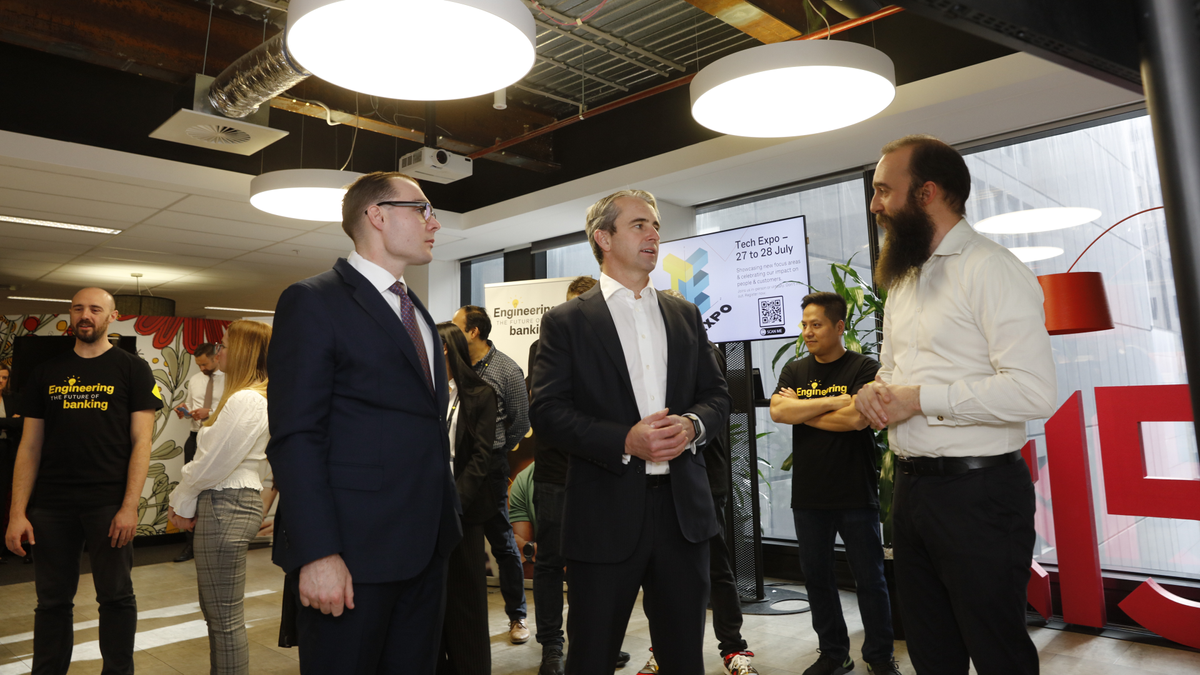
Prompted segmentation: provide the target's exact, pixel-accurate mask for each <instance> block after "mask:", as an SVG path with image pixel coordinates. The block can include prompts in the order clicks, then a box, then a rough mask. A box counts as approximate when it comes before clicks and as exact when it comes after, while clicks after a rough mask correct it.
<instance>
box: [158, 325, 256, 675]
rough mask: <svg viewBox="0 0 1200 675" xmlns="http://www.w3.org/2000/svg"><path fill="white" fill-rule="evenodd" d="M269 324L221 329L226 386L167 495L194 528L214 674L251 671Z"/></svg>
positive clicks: (174, 515)
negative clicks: (248, 600)
mask: <svg viewBox="0 0 1200 675" xmlns="http://www.w3.org/2000/svg"><path fill="white" fill-rule="evenodd" d="M270 341H271V327H270V326H268V325H267V324H265V323H261V322H258V321H234V322H233V323H232V324H230V325H229V330H228V331H227V332H226V334H225V342H226V344H228V345H229V349H228V354H226V357H225V372H226V375H227V377H226V380H227V382H228V385H229V386H228V387H227V388H226V393H225V394H224V395H223V396H222V397H221V398H220V399H219V401H220V402H219V404H218V405H217V409H216V412H214V413H213V414H212V415H211V416H208V417H206V421H205V422H204V427H203V428H202V429H201V430H200V434H199V439H198V441H197V443H198V446H197V452H196V457H195V459H193V460H192V461H191V462H188V463H187V464H185V465H184V467H183V476H182V477H181V478H180V480H179V485H177V486H176V487H175V490H174V491H173V492H172V493H171V505H170V507H169V511H168V513H169V517H170V519H171V522H172V523H173V524H174V525H175V526H176V527H178V528H179V529H180V530H184V531H189V532H190V531H193V530H194V531H195V533H196V538H195V548H196V584H197V586H198V587H199V591H200V611H201V612H203V614H204V620H205V621H206V622H207V623H208V655H209V663H210V667H211V672H212V673H215V674H220V675H245V674H248V673H249V672H250V642H249V640H248V639H247V638H246V617H245V611H244V609H243V605H242V600H243V597H244V596H245V591H246V551H247V550H248V549H249V546H250V540H251V539H253V538H254V535H255V534H256V533H257V532H258V528H259V526H260V525H261V524H262V496H261V492H262V475H263V473H265V472H266V463H267V455H266V449H267V441H268V440H269V438H270V436H269V434H268V431H267V426H268V425H267V345H268V344H269V343H270Z"/></svg>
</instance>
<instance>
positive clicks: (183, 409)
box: [175, 405, 192, 417]
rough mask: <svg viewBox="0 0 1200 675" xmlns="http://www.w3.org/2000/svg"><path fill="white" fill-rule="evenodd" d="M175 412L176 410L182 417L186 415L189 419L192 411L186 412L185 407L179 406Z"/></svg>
mask: <svg viewBox="0 0 1200 675" xmlns="http://www.w3.org/2000/svg"><path fill="white" fill-rule="evenodd" d="M175 410H176V411H177V412H181V413H183V414H184V415H187V416H189V417H190V416H191V414H192V411H190V410H188V409H187V406H186V405H181V406H179V407H178V408H176V409H175Z"/></svg>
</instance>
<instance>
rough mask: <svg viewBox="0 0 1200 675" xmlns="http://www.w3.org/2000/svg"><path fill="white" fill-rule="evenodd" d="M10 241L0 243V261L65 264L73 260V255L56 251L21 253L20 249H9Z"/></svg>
mask: <svg viewBox="0 0 1200 675" xmlns="http://www.w3.org/2000/svg"><path fill="white" fill-rule="evenodd" d="M9 242H10V240H8V239H5V240H4V241H3V243H0V260H17V261H22V262H24V261H29V262H50V263H59V264H62V263H65V262H69V261H71V260H74V259H75V254H73V253H60V252H57V251H22V250H20V249H15V248H11V247H10V246H9Z"/></svg>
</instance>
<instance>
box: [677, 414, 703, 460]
mask: <svg viewBox="0 0 1200 675" xmlns="http://www.w3.org/2000/svg"><path fill="white" fill-rule="evenodd" d="M682 416H683V417H686V418H688V419H689V420H696V425H697V426H699V427H700V435H699V436H697V437H696V438H694V439H692V443H691V445H689V446H688V448H690V449H691V451H692V454H693V455H694V454H696V448H699V447H700V446H701V445H704V444H705V443H706V442H707V440H708V439H707V438H706V436H707V435H708V434H707V433H706V432H705V431H704V420H702V419H700V416H699V415H697V414H695V413H684V414H683V415H682Z"/></svg>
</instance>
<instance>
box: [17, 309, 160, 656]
mask: <svg viewBox="0 0 1200 675" xmlns="http://www.w3.org/2000/svg"><path fill="white" fill-rule="evenodd" d="M116 318H117V311H116V306H115V303H114V301H113V297H112V296H111V295H109V293H108V292H107V291H104V290H102V289H99V288H85V289H83V290H81V291H79V292H78V293H76V294H75V297H74V299H73V300H72V301H71V330H72V332H73V333H74V334H75V348H74V349H73V350H72V351H70V352H68V353H66V354H64V355H62V356H59V357H57V358H54V359H52V360H50V361H47V362H46V363H44V364H42V365H41V366H40V367H38V368H37V370H35V371H34V373H33V376H32V378H31V379H30V380H29V382H28V384H27V385H26V386H25V387H24V397H25V398H24V406H23V410H22V412H23V413H25V433H24V436H23V437H22V439H21V446H20V449H19V450H18V451H17V464H16V472H15V473H16V476H15V478H14V480H13V497H12V508H11V517H10V519H9V525H8V531H7V532H6V534H5V543H6V544H7V546H8V549H9V550H10V551H12V552H13V553H16V554H17V555H25V549H24V547H23V546H22V540H23V539H28V543H29V544H31V545H32V546H33V547H34V548H36V549H37V555H35V556H34V565H35V566H36V567H35V582H34V586H35V588H36V590H37V599H38V604H37V612H36V614H35V618H34V624H33V671H34V672H53V673H65V672H67V668H68V667H70V665H71V648H72V645H73V643H74V636H73V634H72V628H73V626H72V623H73V619H72V608H73V607H74V604H73V603H74V600H75V591H76V589H77V588H78V586H79V552H80V551H81V550H82V549H83V547H84V544H85V543H86V544H87V550H88V556H89V558H90V561H91V567H92V580H93V582H94V584H95V587H96V600H97V601H98V602H99V603H100V654H101V656H102V657H103V659H104V668H103V669H104V672H105V673H133V641H134V632H135V631H136V630H137V601H136V599H135V598H134V594H133V581H132V580H131V579H130V575H129V571H130V569H131V568H132V567H133V547H132V546H130V545H129V543H130V542H131V541H132V540H133V537H134V534H135V533H136V531H137V521H138V500H139V498H140V497H141V494H142V487H143V486H144V485H145V483H146V471H147V468H148V466H149V462H150V444H151V440H152V438H153V434H154V415H155V411H156V410H158V409H160V408H162V395H161V393H160V392H159V389H158V385H157V384H156V383H155V381H154V376H153V375H152V374H151V373H150V366H149V365H147V364H146V362H145V361H143V360H142V359H140V358H138V357H137V356H136V355H134V354H130V353H128V352H126V351H124V350H121V349H113V345H112V344H111V343H110V342H109V341H108V340H107V339H106V338H107V330H108V325H109V323H111V322H112V321H114V320H115V319H116Z"/></svg>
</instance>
